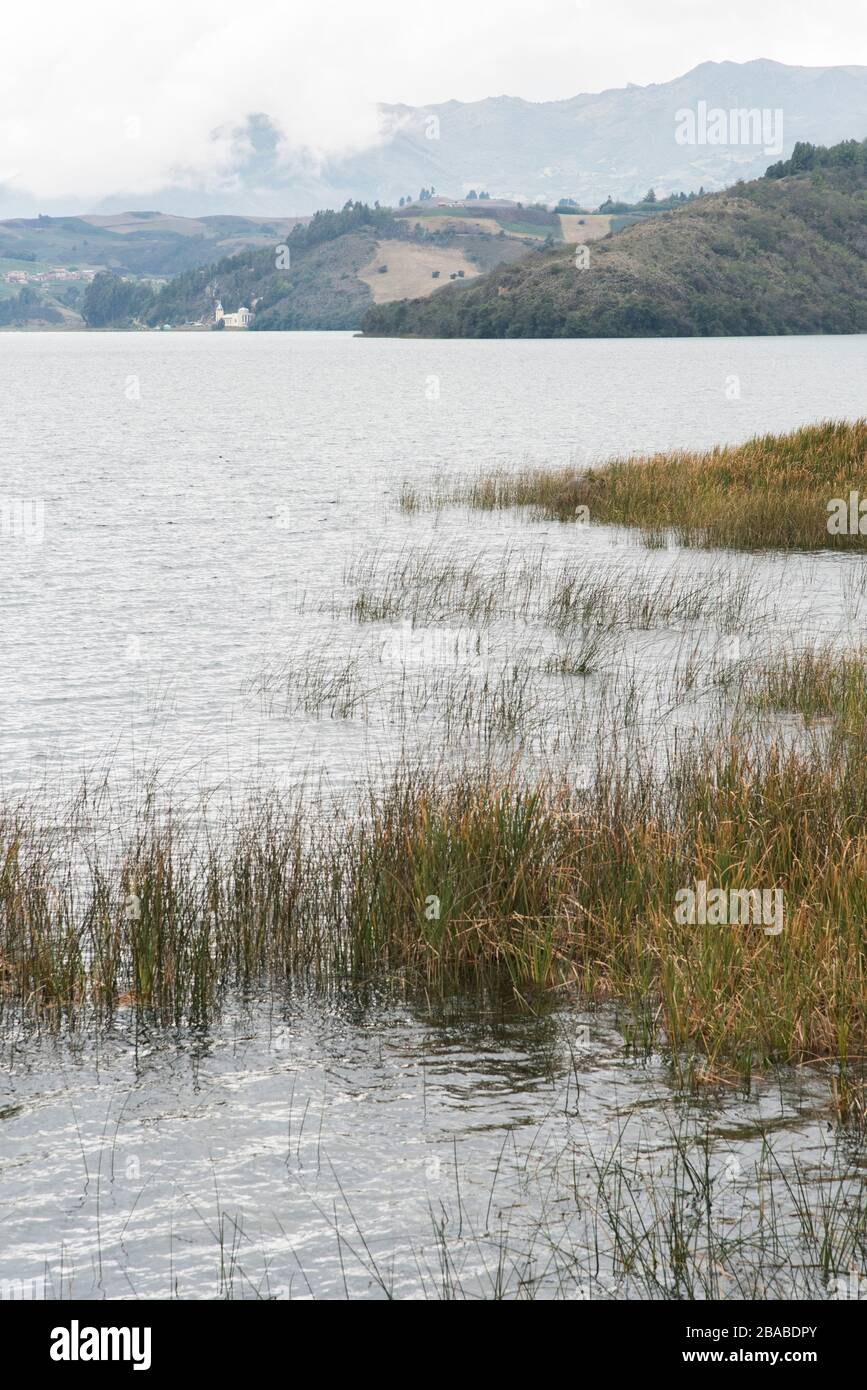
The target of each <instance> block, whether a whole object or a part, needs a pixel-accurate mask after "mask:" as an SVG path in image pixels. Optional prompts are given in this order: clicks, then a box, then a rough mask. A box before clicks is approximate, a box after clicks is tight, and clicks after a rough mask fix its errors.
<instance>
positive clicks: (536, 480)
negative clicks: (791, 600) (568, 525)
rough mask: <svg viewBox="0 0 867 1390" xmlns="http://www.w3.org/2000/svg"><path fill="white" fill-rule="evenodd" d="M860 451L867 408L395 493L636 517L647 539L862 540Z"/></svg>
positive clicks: (750, 544)
mask: <svg viewBox="0 0 867 1390" xmlns="http://www.w3.org/2000/svg"><path fill="white" fill-rule="evenodd" d="M865 459H867V420H865V419H861V420H856V421H853V422H852V423H848V422H845V421H828V422H826V423H824V424H819V425H808V426H804V427H803V428H802V429H799V430H795V431H793V432H792V433H791V434H785V435H773V434H767V435H761V436H757V437H756V438H754V439H750V440H748V441H747V442H746V443H745V444H739V445H729V446H726V447H722V448H715V449H711V450H708V451H707V452H704V453H701V452H687V451H682V452H678V453H670V454H655V455H652V456H650V457H646V458H640V457H636V458H627V459H617V460H614V461H612V462H610V463H607V464H605V465H603V466H602V467H599V468H594V469H591V470H585V471H582V472H579V471H576V469H575V468H574V467H571V468H562V467H560V468H553V469H521V470H518V471H517V472H509V471H504V470H499V471H498V470H494V471H493V472H480V473H479V474H478V475H477V476H475V477H471V478H467V479H464V480H461V481H458V482H455V483H450V484H445V485H444V486H442V487H441V488H439V489H434V490H433V491H432V492H431V493H430V495H429V496H427V497H423V496H421V495H419V493H418V492H417V490H413V489H411V488H409V487H405V488H404V490H403V493H402V494H401V505H402V506H403V507H404V508H405V509H407V510H418V509H419V508H420V507H421V506H422V505H428V506H447V505H452V504H460V505H463V506H468V507H474V508H480V509H483V510H496V509H499V508H504V507H526V508H529V509H530V510H531V512H533V513H535V514H536V515H538V516H541V517H546V518H553V519H556V520H558V521H565V522H574V521H576V520H582V521H583V520H586V519H588V518H589V520H590V522H591V523H593V524H594V525H618V526H629V527H635V528H637V529H638V530H639V531H640V532H641V533H642V536H643V538H644V539H645V541H646V543H647V544H648V545H651V546H656V545H659V544H660V541H661V538H662V537H664V536H670V537H672V538H673V539H674V540H676V541H677V542H678V543H679V544H680V545H683V546H699V547H705V548H728V549H731V550H764V549H775V550H820V549H829V548H833V549H839V550H849V551H853V550H854V551H863V550H865V549H867V520H865V526H864V529H863V530H862V528H861V525H860V521H861V520H862V519H864V517H863V514H859V510H858V508H859V506H860V502H858V503H856V508H855V514H854V518H853V517H852V516H850V511H851V507H850V498H851V495H852V494H853V493H855V494H856V495H857V497H858V498H860V496H861V495H862V494H863V496H864V497H865V499H867V464H865ZM835 499H836V505H834V504H835ZM841 517H842V520H841V519H840V518H841ZM853 519H854V521H855V524H854V525H853V524H852V521H853Z"/></svg>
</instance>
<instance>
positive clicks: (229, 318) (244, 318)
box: [214, 299, 253, 328]
mask: <svg viewBox="0 0 867 1390" xmlns="http://www.w3.org/2000/svg"><path fill="white" fill-rule="evenodd" d="M252 318H253V313H252V310H250V309H245V308H244V306H243V304H242V305H241V307H240V309H239V310H238V312H237V314H226V313H224V312H223V306H222V304H221V303H220V301H219V299H218V300H217V305H216V308H215V309H214V322H215V323H219V322H220V319H222V320H223V323H224V324H225V326H226V328H249V327H250V323H251V321H252Z"/></svg>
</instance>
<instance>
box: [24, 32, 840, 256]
mask: <svg viewBox="0 0 867 1390" xmlns="http://www.w3.org/2000/svg"><path fill="white" fill-rule="evenodd" d="M700 103H704V108H705V109H706V110H707V111H713V110H715V109H716V110H720V111H723V112H725V113H727V114H728V113H729V112H731V111H741V110H742V111H750V110H757V111H759V112H766V113H767V116H768V119H769V120H770V119H771V118H772V117H773V116H774V113H776V112H778V111H779V112H782V128H781V130H780V129H774V130H772V131H771V139H770V140H768V139H765V138H762V137H761V135H760V134H759V138H758V139H757V140H752V137H753V135H755V134H756V132H752V131H750V132H748V135H749V137H750V141H751V142H748V143H741V140H740V138H737V137H739V136H740V135H741V133H742V132H741V131H740V130H738V131H737V132H736V133H735V134H736V138H735V139H731V138H726V139H724V140H723V142H722V143H720V144H715V143H711V139H716V138H717V136H718V135H724V136H726V137H730V136H731V135H732V131H731V128H730V126H728V127H727V128H726V129H725V130H721V129H719V128H716V127H714V128H712V129H710V130H708V131H707V132H706V134H707V136H708V139H707V140H706V142H704V143H702V142H701V140H700V138H699V137H700V134H701V132H699V131H696V143H694V144H680V143H678V140H677V138H676V133H677V131H678V129H679V125H678V120H677V113H678V112H679V111H693V112H696V113H697V112H698V110H699V105H700ZM379 115H380V121H381V128H382V138H381V141H380V143H378V144H377V145H375V146H373V147H371V148H368V149H365V150H364V151H362V152H361V153H357V154H355V155H353V156H352V157H351V158H347V159H342V160H337V159H331V160H327V159H326V160H324V161H323V160H322V159H321V158H314V157H313V156H312V155H311V154H310V153H309V152H305V151H304V150H299V149H295V148H293V146H292V141H291V136H290V135H289V134H287V133H284V132H282V131H280V130H279V129H278V128H277V127H276V126H275V125H274V123H273V122H272V121H271V119H270V118H269V116H268V115H267V113H262V112H257V113H254V114H251V115H249V116H248V117H247V118H246V121H245V123H244V125H243V126H242V127H241V128H239V133H238V134H239V138H238V140H237V144H236V156H235V159H234V163H231V164H230V167H229V168H227V169H226V171H225V173H224V175H223V176H222V177H221V179H219V180H217V181H216V182H215V181H214V180H213V179H209V180H208V181H205V180H201V181H200V183H199V184H198V185H197V184H196V181H195V179H194V178H188V179H187V180H186V181H185V183H184V185H183V186H180V185H178V186H175V185H168V186H165V187H162V188H155V189H154V190H153V192H152V193H151V194H150V195H149V202H150V206H151V207H160V208H162V209H164V210H165V211H168V212H173V213H181V214H186V215H191V214H192V215H195V216H196V217H197V218H199V219H200V220H203V221H205V222H207V221H208V218H206V217H201V215H202V214H205V213H207V214H216V213H229V212H236V213H243V214H245V215H247V216H251V217H255V218H259V219H264V220H268V219H269V218H270V217H272V216H273V215H274V214H275V212H276V211H277V210H282V211H283V212H284V213H292V214H301V213H305V214H307V213H312V212H313V211H315V209H316V208H327V207H331V208H337V207H342V206H343V205H344V203H345V202H346V201H347V200H348V199H353V200H356V199H358V200H361V201H364V202H368V203H371V204H372V203H373V202H374V201H376V200H377V199H378V200H379V201H380V202H381V203H383V204H386V203H387V204H396V203H397V202H398V200H399V199H400V198H401V197H406V196H408V195H411V196H413V197H415V196H417V195H418V192H419V189H420V188H422V187H425V188H427V187H430V186H431V185H433V186H434V187H435V188H436V190H437V191H438V192H439V193H442V194H446V195H447V196H449V197H461V196H462V195H463V194H464V193H466V192H468V191H469V189H470V188H476V189H479V188H480V187H484V188H486V189H488V190H489V191H490V192H491V194H493V195H494V196H495V197H504V198H514V199H516V200H517V201H519V202H524V203H527V202H535V201H538V200H544V201H546V202H549V203H553V202H555V201H557V200H558V199H560V198H563V197H572V198H575V199H576V200H577V201H578V202H579V203H580V204H581V205H583V206H587V207H595V206H597V205H598V204H599V203H601V202H602V201H603V200H604V199H605V198H607V197H608V196H609V195H611V196H612V197H613V198H615V199H620V200H624V201H627V202H634V201H636V200H637V199H639V198H640V197H642V195H643V194H644V193H645V192H646V190H647V189H648V188H649V187H653V188H655V189H656V191H657V193H663V194H665V193H671V192H675V191H679V190H680V189H684V190H685V191H687V192H690V191H691V190H696V191H697V190H698V189H699V188H701V187H704V188H705V189H706V190H708V191H719V190H721V189H722V188H725V187H727V186H728V185H730V184H732V183H734V182H735V180H736V179H738V178H743V179H750V178H755V177H757V176H758V175H759V174H760V173H761V172H762V170H763V169H764V168H765V167H766V165H767V164H768V163H769V162H770V160H772V159H779V158H784V157H787V156H788V155H789V154H790V153H791V151H792V150H793V148H794V146H795V143H796V142H810V143H813V144H825V145H829V144H835V143H836V142H838V141H840V140H842V139H845V138H846V136H848V135H850V134H851V133H852V132H853V131H859V132H860V131H863V130H867V68H864V67H854V66H852V67H792V66H789V65H787V64H784V63H776V62H772V61H769V60H767V59H757V60H755V61H753V62H747V63H731V62H722V63H702V64H700V65H699V66H698V67H696V68H693V69H692V70H691V71H690V72H687V73H685V74H684V75H683V76H681V77H677V78H674V79H673V80H672V81H670V82H659V83H652V84H650V85H649V86H645V87H640V86H635V85H630V86H627V87H618V88H611V89H609V90H607V91H604V92H595V93H589V94H583V95H579V96H574V97H570V98H568V99H566V100H562V101H543V102H531V101H524V100H522V99H521V98H520V97H515V96H496V97H489V98H487V99H485V100H483V101H470V102H461V101H447V102H444V103H441V104H438V105H431V106H408V105H383V106H381V107H380V108H379ZM776 136H781V139H779V141H777V140H775V138H774V137H776ZM778 146H779V147H778ZM30 201H31V203H32V201H33V200H32V199H31V200H30ZM131 202H132V205H133V206H138V205H140V200H139V199H136V200H135V201H132V199H131V198H130V195H129V194H128V193H124V191H123V190H122V189H120V190H118V193H117V195H116V196H115V197H114V198H111V199H107V200H105V201H104V203H103V204H102V205H101V206H100V207H99V208H97V211H98V212H103V213H116V212H120V211H122V210H123V209H125V208H128V207H129V206H130V203H131ZM23 206H24V205H23V203H22V202H21V197H20V195H18V194H16V193H15V192H14V191H13V190H11V189H6V190H5V191H4V190H3V189H2V188H0V212H2V211H3V210H4V209H5V208H8V209H9V210H10V211H12V210H13V208H14V209H15V210H23ZM51 210H52V208H51V206H43V207H39V208H37V207H36V206H35V205H34V211H42V212H49V211H51ZM60 211H62V209H61V210H60ZM177 268H178V269H180V268H181V267H177Z"/></svg>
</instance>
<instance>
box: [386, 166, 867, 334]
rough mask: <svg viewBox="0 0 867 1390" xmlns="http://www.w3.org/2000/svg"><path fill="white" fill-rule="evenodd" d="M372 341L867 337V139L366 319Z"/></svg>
mask: <svg viewBox="0 0 867 1390" xmlns="http://www.w3.org/2000/svg"><path fill="white" fill-rule="evenodd" d="M362 327H363V329H364V332H365V333H368V334H371V335H396V334H406V335H414V336H421V337H449V338H451V337H480V338H486V337H494V338H500V337H506V338H522V337H526V338H548V337H576V338H583V337H594V338H595V337H684V336H687V337H688V336H695V335H706V336H715V335H744V334H747V335H749V334H757V335H758V334H769V333H770V334H774V333H860V332H865V331H867V141H865V142H864V143H863V144H858V143H857V142H855V141H846V142H843V143H841V144H839V145H836V146H834V147H832V148H831V149H823V148H816V147H814V146H810V145H799V146H797V147H796V149H795V152H794V154H793V156H792V158H791V159H790V160H787V161H780V162H778V163H777V164H776V165H774V166H772V167H771V168H769V169H768V171H767V174H766V175H765V177H764V178H761V179H756V180H754V181H752V182H750V183H743V184H738V185H736V186H735V187H734V188H732V189H730V190H728V191H727V192H725V193H717V194H712V195H710V196H707V197H704V198H697V199H695V200H694V201H692V202H688V203H685V204H683V205H682V206H681V207H679V208H677V209H676V210H674V211H672V212H665V213H661V214H659V215H658V216H656V217H653V218H648V219H645V220H643V221H642V222H640V223H638V224H637V225H634V226H632V227H630V228H627V229H626V230H625V231H623V232H620V233H619V234H618V235H616V236H611V235H609V236H608V237H606V238H604V239H603V240H600V241H598V242H595V243H593V244H592V245H590V246H589V247H586V248H584V251H583V253H582V250H581V248H578V249H577V250H576V248H575V247H569V248H562V249H561V248H560V247H555V248H554V249H552V250H550V251H548V252H546V253H543V254H541V255H538V256H534V257H532V258H530V259H528V260H527V261H525V262H522V263H520V264H518V265H515V266H511V267H508V268H506V269H503V270H497V271H494V272H492V273H490V274H488V275H486V276H484V277H482V278H481V279H479V280H477V281H476V282H475V283H474V284H472V285H467V286H461V287H460V288H457V287H452V286H448V287H447V288H445V289H443V290H440V291H437V292H436V293H435V294H433V295H432V296H431V297H430V298H429V299H427V300H424V301H422V300H404V301H402V302H399V303H395V304H390V305H379V306H375V307H373V308H371V309H369V310H368V312H367V314H366V315H365V318H364V321H363V324H362Z"/></svg>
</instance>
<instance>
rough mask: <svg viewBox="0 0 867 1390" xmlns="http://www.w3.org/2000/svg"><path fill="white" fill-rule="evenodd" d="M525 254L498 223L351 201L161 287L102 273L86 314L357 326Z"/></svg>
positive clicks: (160, 321)
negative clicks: (380, 309)
mask: <svg viewBox="0 0 867 1390" xmlns="http://www.w3.org/2000/svg"><path fill="white" fill-rule="evenodd" d="M541 242H542V238H541V237H540V238H538V239H537V242H536V244H541ZM527 253H528V243H527V240H526V238H524V237H518V236H515V237H511V236H508V235H507V234H505V233H503V232H501V229H500V228H499V227H498V226H497V225H496V224H492V226H491V229H490V230H484V229H482V230H479V229H477V228H470V229H467V230H464V231H454V230H449V229H439V228H434V229H432V230H429V229H428V228H427V227H426V226H425V225H424V224H423V222H422V221H421V220H419V221H416V220H414V219H412V218H410V217H396V216H395V215H394V213H393V211H392V210H391V209H390V208H379V207H373V208H371V207H369V206H368V205H367V204H365V203H347V205H346V206H345V207H344V208H343V209H342V210H341V211H340V212H332V211H326V212H319V213H317V214H316V215H315V217H313V218H312V219H310V220H309V221H308V222H306V223H304V224H299V225H298V226H296V227H295V228H294V229H293V230H292V231H291V233H290V234H289V235H288V236H287V238H286V240H285V242H282V243H275V242H274V241H273V239H272V241H271V244H270V245H269V246H268V247H267V248H263V249H256V250H250V251H243V252H241V253H239V254H237V255H235V256H228V257H224V258H223V259H221V260H219V261H217V262H216V264H213V265H209V266H206V267H201V268H197V269H195V270H189V271H185V272H184V273H183V274H181V275H178V276H176V277H175V278H174V279H172V280H170V281H169V282H168V283H167V284H165V285H163V286H162V287H160V288H159V289H153V288H152V287H150V286H148V285H146V284H143V283H142V282H140V281H139V282H135V281H133V280H127V279H123V278H122V277H118V276H114V275H100V276H97V277H96V278H95V279H94V281H93V282H92V284H91V285H90V287H89V288H88V291H87V294H86V296H85V300H84V304H83V314H84V318H85V320H86V322H87V324H88V326H90V327H93V328H105V327H109V328H126V327H132V326H140V327H158V326H162V325H164V324H168V325H170V326H172V327H191V326H212V325H213V324H214V306H215V303H216V302H217V301H219V302H220V303H221V304H222V306H223V309H224V310H225V312H226V313H233V312H235V311H236V310H237V309H239V308H240V307H241V306H242V305H244V306H246V307H247V308H250V309H253V310H254V311H255V316H254V319H253V322H252V324H251V325H250V326H251V328H252V329H254V330H258V331H264V330H269V329H272V330H276V329H295V330H302V329H313V330H335V329H352V328H358V327H359V326H360V323H361V319H362V317H363V314H364V312H365V310H366V309H367V308H369V307H370V306H371V305H373V304H374V303H383V302H387V301H388V300H389V299H395V298H398V297H400V296H404V295H406V294H407V292H410V293H413V294H420V293H421V292H422V291H424V290H426V289H429V290H432V289H434V288H435V287H436V285H437V283H438V282H439V281H440V280H442V279H446V278H448V277H449V276H450V275H455V276H460V277H461V278H462V279H464V280H468V279H471V278H473V277H476V276H479V275H480V274H481V273H482V272H483V271H487V270H489V269H490V268H491V267H492V266H496V265H501V264H503V263H507V262H510V261H513V260H515V259H517V258H520V257H524V256H525V255H527Z"/></svg>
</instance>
